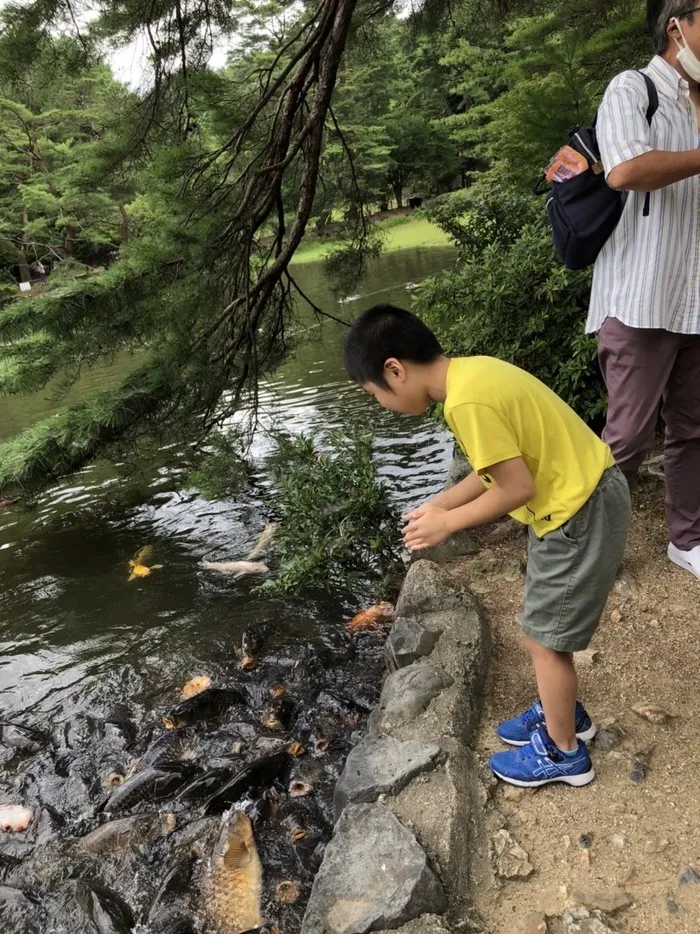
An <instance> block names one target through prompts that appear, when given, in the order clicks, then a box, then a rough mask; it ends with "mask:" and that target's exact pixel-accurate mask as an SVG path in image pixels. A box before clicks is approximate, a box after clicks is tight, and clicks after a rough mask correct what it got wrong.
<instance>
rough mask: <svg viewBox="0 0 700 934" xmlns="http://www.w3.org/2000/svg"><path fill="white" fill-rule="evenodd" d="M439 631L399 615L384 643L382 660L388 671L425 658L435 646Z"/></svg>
mask: <svg viewBox="0 0 700 934" xmlns="http://www.w3.org/2000/svg"><path fill="white" fill-rule="evenodd" d="M439 638H440V633H439V632H435V631H432V630H430V629H426V628H425V627H424V626H421V624H420V623H419V622H418V620H415V619H405V618H402V617H400V618H399V619H397V620H396V622H395V623H394V625H393V627H392V630H391V632H390V633H389V638H388V639H387V640H386V642H385V643H384V660H385V661H386V667H387V668H388V669H389V671H397V670H398V669H399V668H406V667H407V666H408V665H412V664H413V663H414V662H415V661H418V659H419V658H425V657H426V656H427V655H430V653H431V652H432V651H433V649H434V648H435V645H436V644H437V641H438V639H439Z"/></svg>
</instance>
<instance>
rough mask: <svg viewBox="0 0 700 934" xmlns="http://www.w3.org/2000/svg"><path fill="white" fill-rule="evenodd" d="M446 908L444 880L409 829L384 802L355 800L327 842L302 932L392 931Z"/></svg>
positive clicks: (320, 933) (352, 932)
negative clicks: (381, 803)
mask: <svg viewBox="0 0 700 934" xmlns="http://www.w3.org/2000/svg"><path fill="white" fill-rule="evenodd" d="M446 907H447V900H446V897H445V893H444V891H443V888H442V885H441V883H440V881H439V880H438V878H437V876H436V875H435V873H434V872H433V870H432V869H431V868H430V866H429V865H428V859H427V857H426V855H425V853H424V852H423V850H422V849H421V847H420V846H419V845H418V843H417V841H416V838H415V837H414V835H413V834H412V833H411V832H410V830H408V829H407V828H406V827H404V826H403V825H402V824H401V823H399V821H398V820H397V818H396V817H395V816H394V815H393V814H392V813H391V812H390V811H387V810H386V809H385V808H383V807H381V805H378V804H350V805H348V807H346V808H345V810H344V811H343V813H342V815H341V818H340V820H339V821H338V823H337V825H336V829H335V833H334V835H333V839H332V840H331V842H330V843H329V844H328V846H327V847H326V852H325V856H324V860H323V863H322V865H321V868H320V870H319V872H318V874H317V876H316V879H315V880H314V884H313V888H312V890H311V897H310V899H309V903H308V905H307V908H306V913H305V915H304V920H303V923H302V927H301V934H365V932H366V931H376V930H381V929H382V928H385V929H387V930H392V929H394V928H397V927H399V926H400V925H401V924H404V923H405V922H407V921H410V920H412V919H413V918H418V917H419V916H420V915H422V914H442V913H443V912H444V911H445V909H446Z"/></svg>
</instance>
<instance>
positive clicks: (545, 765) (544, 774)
mask: <svg viewBox="0 0 700 934" xmlns="http://www.w3.org/2000/svg"><path fill="white" fill-rule="evenodd" d="M558 771H559V768H558V766H557V765H556V764H555V763H554V762H551V761H550V760H549V759H538V760H537V768H536V769H533V770H532V774H533V775H536V776H537V778H550V777H551V776H552V775H556V774H557V772H558Z"/></svg>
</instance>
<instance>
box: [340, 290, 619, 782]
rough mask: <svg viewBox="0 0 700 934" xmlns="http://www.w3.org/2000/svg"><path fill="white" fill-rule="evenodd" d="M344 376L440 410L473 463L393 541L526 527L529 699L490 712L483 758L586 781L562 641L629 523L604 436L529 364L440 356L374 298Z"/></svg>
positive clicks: (355, 331)
mask: <svg viewBox="0 0 700 934" xmlns="http://www.w3.org/2000/svg"><path fill="white" fill-rule="evenodd" d="M344 352H345V366H346V369H347V372H348V375H349V376H350V378H351V379H353V380H355V381H356V382H358V383H360V384H361V385H362V387H363V388H364V389H365V390H366V391H367V392H369V393H371V394H372V395H374V396H375V398H376V399H377V401H378V402H379V403H380V405H382V406H384V408H387V409H391V410H392V411H394V412H400V413H402V414H404V415H421V414H422V413H423V412H424V411H425V410H426V408H427V407H428V406H429V405H430V403H431V402H442V403H444V411H445V418H446V420H447V423H448V425H449V426H450V428H451V430H452V432H453V434H454V436H455V438H456V439H457V441H458V443H459V445H460V447H461V448H462V450H463V451H464V453H465V455H466V457H467V459H468V460H469V462H470V464H471V466H472V469H473V472H472V473H471V474H470V475H469V476H468V477H467V478H466V479H465V480H463V481H462V482H461V483H459V484H457V485H456V486H454V487H452V488H451V489H449V490H445V491H444V492H443V493H440V494H439V496H437V497H435V498H434V499H432V500H431V501H430V502H428V503H425V505H423V506H421V507H419V508H418V509H415V510H413V511H412V512H410V513H408V514H407V515H406V516H404V519H405V520H406V526H405V528H404V531H403V535H404V540H405V542H406V545H407V547H408V548H409V549H411V550H412V551H421V550H423V549H425V548H431V547H433V546H435V545H438V544H440V542H443V541H445V539H447V538H449V537H450V535H453V534H454V533H455V532H457V531H458V530H460V529H467V528H471V527H473V526H478V525H483V524H484V523H486V522H491V521H493V520H494V519H498V518H500V517H501V516H504V515H506V514H509V515H511V516H513V518H514V519H517V520H519V521H520V522H523V523H525V524H526V525H527V526H528V527H529V544H528V567H527V579H526V584H525V609H524V612H523V622H522V629H523V638H524V641H525V645H526V647H527V649H528V651H529V653H530V656H531V658H532V662H533V665H534V668H535V676H536V679H537V686H538V689H539V695H540V697H539V699H538V700H536V701H535V702H534V703H533V704H532V706H531V707H530V708H529V709H528V710H527V711H525V713H523V714H521V715H520V716H518V717H515V718H514V719H512V720H508V721H506V722H504V723H501V724H500V726H499V727H498V735H499V736H500V738H501V739H502V740H503V741H504V742H505V743H507V744H508V745H510V746H512V747H515V748H514V749H511V750H509V751H504V752H499V753H496V755H494V756H493V757H492V759H491V767H492V769H493V771H494V772H495V773H496V775H497V776H498V777H499V778H502V779H504V780H505V781H507V782H510V783H511V784H514V785H520V786H524V787H535V786H539V785H546V784H548V783H549V782H566V783H567V784H569V785H575V786H580V785H586V784H588V782H590V781H592V780H593V778H594V777H595V772H594V770H593V765H592V763H591V759H590V756H589V754H588V749H587V747H586V740H589V739H591V738H592V737H593V736H594V735H595V733H596V727H595V724H594V723H593V722H592V721H591V719H590V717H589V716H588V714H587V713H586V710H585V709H584V707H583V705H582V704H581V703H580V702H579V701H578V700H577V693H578V681H577V678H576V671H575V668H574V663H573V653H574V652H577V651H580V650H581V649H585V648H586V647H587V646H588V644H589V642H590V640H591V637H592V636H593V633H594V632H595V630H596V628H597V626H598V622H599V621H600V617H601V614H602V612H603V609H604V607H605V602H606V600H607V597H608V594H609V593H610V590H611V588H612V585H613V582H614V580H615V574H616V572H617V568H618V566H619V564H620V561H621V560H622V554H623V552H624V549H625V544H626V541H627V534H628V531H629V523H630V515H631V506H630V495H629V489H628V486H627V481H626V480H625V478H624V476H623V474H622V472H621V471H620V470H619V469H618V468H617V467H616V466H615V462H614V460H613V457H612V454H611V453H610V448H609V447H608V446H607V445H606V444H604V443H603V442H602V441H601V440H600V439H599V438H598V437H597V436H596V435H595V434H594V433H593V432H592V431H591V430H590V429H589V428H588V427H587V425H586V424H585V423H584V422H583V421H582V420H581V419H580V418H579V417H578V415H576V413H575V412H574V411H573V409H571V408H569V406H568V405H567V404H566V403H565V402H563V401H562V400H561V399H560V398H559V396H557V395H556V394H555V393H553V392H552V391H551V390H550V389H548V388H547V387H546V386H545V385H544V383H541V382H540V381H539V380H538V379H536V378H535V377H534V376H531V375H530V374H529V373H526V372H525V371H524V370H521V369H519V368H518V367H515V366H512V365H511V364H509V363H504V362H503V361H502V360H496V359H495V358H493V357H464V358H458V359H452V360H451V359H449V358H448V357H445V356H444V355H443V353H442V349H441V347H440V344H439V342H438V340H437V338H436V337H435V335H434V334H433V333H432V331H430V330H429V328H427V327H426V326H425V325H424V324H423V323H422V321H420V320H419V319H418V318H416V317H415V315H412V314H410V313H409V312H407V311H404V310H403V309H401V308H395V307H394V306H392V305H378V306H376V307H374V308H372V309H370V310H369V311H368V312H366V313H365V314H364V315H362V316H361V317H360V318H359V319H358V321H356V323H355V324H354V326H353V327H352V329H351V331H350V333H349V335H348V337H347V340H346V342H345V349H344Z"/></svg>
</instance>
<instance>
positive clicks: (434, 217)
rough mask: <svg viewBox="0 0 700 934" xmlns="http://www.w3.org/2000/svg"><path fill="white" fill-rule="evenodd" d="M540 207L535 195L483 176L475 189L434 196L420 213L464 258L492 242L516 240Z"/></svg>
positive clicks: (506, 244) (511, 241) (536, 214)
mask: <svg viewBox="0 0 700 934" xmlns="http://www.w3.org/2000/svg"><path fill="white" fill-rule="evenodd" d="M540 208H541V203H540V201H539V199H535V198H534V197H533V196H532V195H529V194H523V193H522V192H519V191H515V190H513V189H510V190H508V189H505V190H504V189H502V188H498V187H496V185H495V183H494V182H493V181H492V180H491V179H488V178H484V179H483V180H481V181H480V183H479V184H478V185H477V186H475V187H474V188H465V189H461V190H459V191H453V192H451V193H450V194H447V195H442V196H441V197H439V198H434V199H433V200H432V201H429V202H428V203H427V204H426V205H425V207H423V208H421V213H422V214H424V215H425V217H427V218H428V220H429V221H431V222H432V223H433V224H436V225H437V226H438V227H440V228H441V229H442V230H444V231H445V233H446V234H447V235H448V237H451V238H452V240H453V241H454V243H455V246H456V247H457V248H458V249H459V250H460V252H461V254H462V256H463V258H464V257H467V258H468V257H471V256H476V255H478V254H480V253H481V252H482V251H483V250H484V249H485V248H486V247H487V246H490V245H491V244H500V245H501V246H504V247H505V246H508V245H509V244H511V243H513V242H514V241H515V240H517V238H518V236H519V234H520V231H521V230H522V228H523V225H524V224H525V223H527V221H534V220H535V219H536V218H537V216H538V213H539V210H540Z"/></svg>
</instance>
